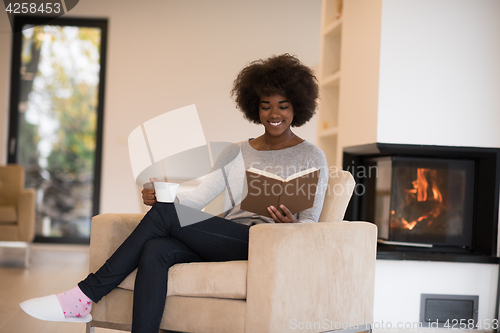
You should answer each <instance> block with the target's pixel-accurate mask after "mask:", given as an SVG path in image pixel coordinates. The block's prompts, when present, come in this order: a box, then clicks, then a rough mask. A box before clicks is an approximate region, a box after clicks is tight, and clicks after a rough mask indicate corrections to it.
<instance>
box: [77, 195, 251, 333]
mask: <svg viewBox="0 0 500 333" xmlns="http://www.w3.org/2000/svg"><path fill="white" fill-rule="evenodd" d="M249 228H250V227H249V226H245V225H242V224H239V223H236V222H232V221H229V220H225V219H223V218H219V217H216V216H214V217H212V218H210V219H208V220H205V221H202V222H198V223H195V224H191V225H188V226H184V227H181V226H180V224H179V219H178V217H177V212H176V210H175V206H174V204H169V203H155V204H154V205H153V207H152V208H151V210H150V211H149V212H148V213H147V214H146V215H145V216H144V218H143V219H142V221H141V222H140V223H139V225H138V226H137V227H136V228H135V230H134V231H133V232H132V234H130V236H129V237H128V238H127V239H126V240H125V241H124V242H123V244H122V245H121V246H120V247H119V248H118V249H117V250H116V252H115V253H114V254H113V255H112V256H111V257H110V258H109V259H108V260H107V261H106V263H105V264H104V265H103V266H102V267H101V268H100V269H99V270H98V271H97V272H96V273H95V274H94V273H91V274H89V275H88V276H87V278H86V279H85V280H83V281H81V282H80V283H79V284H78V286H79V287H80V289H81V290H82V291H83V293H84V294H85V295H87V296H88V297H89V298H90V299H91V300H92V301H94V302H96V303H97V302H99V300H100V299H101V298H102V297H104V296H105V295H107V294H108V293H109V292H110V291H111V290H113V289H114V288H116V287H117V286H118V285H119V284H120V282H121V281H122V280H123V279H125V277H127V275H128V274H130V273H131V272H132V271H133V270H134V269H135V268H138V272H137V278H136V280H135V286H134V306H133V320H132V332H133V333H144V332H151V333H153V332H154V333H158V330H159V326H160V321H161V317H162V314H163V310H164V307H165V300H166V294H167V277H168V269H169V268H170V267H171V266H173V265H175V264H178V263H187V262H200V261H201V262H203V261H230V260H247V259H248V232H249Z"/></svg>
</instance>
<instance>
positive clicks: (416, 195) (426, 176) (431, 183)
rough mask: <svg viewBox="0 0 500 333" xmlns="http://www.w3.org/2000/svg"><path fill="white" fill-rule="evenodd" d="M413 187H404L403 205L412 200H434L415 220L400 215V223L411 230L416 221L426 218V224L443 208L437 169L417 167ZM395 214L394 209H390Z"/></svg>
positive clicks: (408, 203)
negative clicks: (405, 194) (430, 206)
mask: <svg viewBox="0 0 500 333" xmlns="http://www.w3.org/2000/svg"><path fill="white" fill-rule="evenodd" d="M412 186H413V188H410V189H406V190H405V192H406V193H407V200H406V202H405V205H411V204H412V202H415V200H416V202H434V205H432V208H431V209H430V211H429V212H428V213H426V214H423V215H421V216H420V217H419V218H417V219H416V220H413V221H411V222H408V221H407V220H406V219H405V218H403V217H402V216H400V219H399V220H400V225H402V227H403V228H404V229H408V230H413V228H415V226H416V225H417V223H419V222H422V221H424V220H427V226H429V225H431V224H432V221H433V219H434V218H436V217H438V216H439V215H440V214H441V212H442V211H443V210H444V208H445V207H444V205H443V195H442V194H441V191H440V190H439V187H438V173H437V170H433V169H426V168H418V169H417V179H415V180H414V181H412ZM391 214H392V215H395V212H394V211H391Z"/></svg>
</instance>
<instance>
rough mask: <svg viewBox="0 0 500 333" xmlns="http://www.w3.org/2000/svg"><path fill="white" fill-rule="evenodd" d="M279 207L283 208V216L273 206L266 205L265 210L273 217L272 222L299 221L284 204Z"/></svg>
mask: <svg viewBox="0 0 500 333" xmlns="http://www.w3.org/2000/svg"><path fill="white" fill-rule="evenodd" d="M280 208H281V209H282V210H283V212H284V213H285V216H283V214H281V213H280V211H279V210H278V209H277V208H276V207H274V206H269V207H267V210H268V211H269V214H271V217H272V218H273V220H274V222H276V223H300V221H299V220H297V219H296V218H295V216H294V215H292V213H291V212H290V211H289V210H288V208H286V207H285V206H284V205H281V206H280Z"/></svg>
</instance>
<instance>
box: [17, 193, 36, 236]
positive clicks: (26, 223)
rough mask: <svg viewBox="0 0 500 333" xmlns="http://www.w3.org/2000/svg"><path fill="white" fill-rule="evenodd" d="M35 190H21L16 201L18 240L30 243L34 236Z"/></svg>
mask: <svg viewBox="0 0 500 333" xmlns="http://www.w3.org/2000/svg"><path fill="white" fill-rule="evenodd" d="M35 196H36V193H35V190H34V189H32V188H27V189H23V190H21V192H20V193H19V199H18V201H17V216H18V223H17V226H18V230H19V236H18V237H19V240H20V241H23V242H29V243H31V242H32V241H33V238H35Z"/></svg>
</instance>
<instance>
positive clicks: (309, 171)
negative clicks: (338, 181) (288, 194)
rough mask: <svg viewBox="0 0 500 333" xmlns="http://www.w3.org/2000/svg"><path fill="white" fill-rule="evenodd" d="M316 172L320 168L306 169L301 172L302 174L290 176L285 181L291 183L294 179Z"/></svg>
mask: <svg viewBox="0 0 500 333" xmlns="http://www.w3.org/2000/svg"><path fill="white" fill-rule="evenodd" d="M316 170H318V168H314V167H313V168H309V169H306V170H303V171H300V172H297V173H294V174H293V175H290V176H288V177H287V178H286V179H285V181H286V182H288V181H290V180H292V179H295V178H299V177H302V176H304V175H307V174H308V173H311V172H314V171H316Z"/></svg>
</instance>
